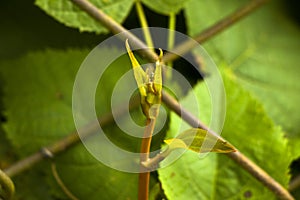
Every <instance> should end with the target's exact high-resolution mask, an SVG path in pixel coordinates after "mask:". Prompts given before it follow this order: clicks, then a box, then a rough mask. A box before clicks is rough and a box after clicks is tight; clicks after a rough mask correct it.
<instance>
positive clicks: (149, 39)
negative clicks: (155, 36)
mask: <svg viewBox="0 0 300 200" xmlns="http://www.w3.org/2000/svg"><path fill="white" fill-rule="evenodd" d="M135 6H136V11H137V13H138V16H139V20H140V23H141V27H142V29H143V32H144V37H145V40H146V44H147V46H148V48H150V49H152V50H153V47H154V45H153V41H152V37H151V34H150V31H149V26H148V22H147V19H146V15H145V12H144V9H143V6H142V3H141V1H140V0H136V2H135Z"/></svg>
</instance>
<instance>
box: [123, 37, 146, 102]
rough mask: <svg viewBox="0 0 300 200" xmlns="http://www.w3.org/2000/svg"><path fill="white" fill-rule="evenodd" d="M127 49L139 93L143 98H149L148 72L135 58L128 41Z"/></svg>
mask: <svg viewBox="0 0 300 200" xmlns="http://www.w3.org/2000/svg"><path fill="white" fill-rule="evenodd" d="M125 45H126V49H127V53H128V55H129V58H130V61H131V64H132V68H133V73H134V78H135V80H136V83H137V85H138V88H139V91H140V94H141V96H144V97H145V96H147V92H146V88H145V87H146V81H147V74H146V72H144V70H143V69H142V67H141V65H140V63H139V62H138V61H137V59H136V58H135V57H134V55H133V53H132V51H131V49H130V46H129V43H128V40H126V43H125Z"/></svg>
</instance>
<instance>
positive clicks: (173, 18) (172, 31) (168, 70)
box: [164, 12, 176, 80]
mask: <svg viewBox="0 0 300 200" xmlns="http://www.w3.org/2000/svg"><path fill="white" fill-rule="evenodd" d="M175 29H176V13H174V12H172V13H170V15H169V35H168V50H171V49H173V48H174V43H175ZM167 65H168V66H169V67H165V68H164V69H165V70H164V75H165V79H166V80H170V79H171V78H172V70H171V68H170V67H173V62H172V61H170V62H168V63H167Z"/></svg>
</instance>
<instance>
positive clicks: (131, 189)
mask: <svg viewBox="0 0 300 200" xmlns="http://www.w3.org/2000/svg"><path fill="white" fill-rule="evenodd" d="M87 53H88V51H86V50H84V51H82V50H68V51H66V52H64V51H54V50H47V51H45V52H39V53H30V54H28V55H26V56H24V57H22V58H20V59H16V60H14V61H9V62H4V63H2V64H1V67H0V73H1V77H2V78H3V82H4V100H3V101H4V105H5V115H6V117H7V122H6V123H5V124H4V129H5V131H6V134H7V138H8V139H9V140H10V141H11V143H12V145H13V148H14V151H15V152H16V153H17V154H18V155H19V156H20V157H24V156H26V155H29V154H30V153H33V152H35V151H38V150H39V149H40V148H41V147H43V146H45V145H49V144H50V143H52V142H54V141H56V140H58V139H60V138H62V137H63V136H65V135H67V134H69V133H70V132H72V131H74V130H75V126H74V122H73V116H72V89H73V83H74V79H75V75H76V72H77V70H78V68H79V66H80V64H81V62H82V61H83V59H84V57H85V56H86V55H87ZM99 53H101V54H100V55H101V56H103V57H104V58H108V57H110V56H112V55H114V53H116V50H114V49H99ZM95 61H96V62H97V63H98V61H99V60H95ZM126 62H127V65H126V64H124V63H126ZM120 63H122V65H120ZM100 67H101V66H100ZM130 68H131V66H130V63H129V60H128V58H127V56H126V57H125V56H124V57H122V58H121V59H120V60H119V61H116V62H115V63H113V64H112V65H111V66H110V67H109V68H108V69H107V71H106V72H105V73H107V75H106V76H105V77H103V78H104V79H103V80H102V79H101V80H102V81H100V82H99V84H101V83H102V84H101V88H99V90H100V91H101V93H100V96H99V97H98V98H96V102H97V103H96V104H97V105H96V109H97V111H98V113H104V112H107V111H108V110H109V107H108V105H110V94H111V91H112V89H113V88H114V83H115V82H116V81H117V80H118V79H119V78H120V76H122V75H123V74H124V72H126V71H127V70H128V69H130ZM90 78H92V77H90ZM103 82H104V83H105V84H104V85H103ZM86 84H87V85H89V79H87V81H86ZM124 92H126V90H124ZM120 96H122V95H120ZM140 115H141V113H140V112H139V116H140ZM107 128H108V129H109V130H110V131H109V134H110V138H112V139H114V141H118V142H119V143H118V144H117V145H119V146H121V145H122V146H126V147H127V149H130V150H132V151H133V150H136V149H139V142H137V141H136V140H132V139H130V137H129V136H128V137H125V136H122V135H126V134H125V133H123V132H122V131H121V130H120V129H117V127H116V126H110V127H107ZM95 142H96V143H95V144H98V145H101V141H99V142H98V141H95ZM124 143H126V144H125V145H124ZM54 162H55V164H56V166H57V172H58V174H59V175H60V177H61V179H62V181H63V182H64V184H65V185H66V187H67V188H68V189H69V190H70V191H71V192H72V193H73V194H74V195H75V196H77V197H78V198H80V199H86V198H88V199H91V200H92V199H99V198H101V199H135V198H136V196H137V189H136V187H137V176H136V174H129V173H123V172H118V171H116V170H114V169H111V168H109V167H107V166H105V165H103V164H102V163H100V162H99V161H98V160H96V159H95V158H94V157H93V156H92V155H91V154H90V153H89V152H88V151H87V150H86V148H85V147H84V146H83V145H81V144H78V145H76V147H73V148H72V149H70V150H68V151H67V152H65V153H63V154H60V155H59V156H57V157H56V158H55V159H54ZM39 171H40V173H41V174H44V176H46V179H47V180H50V178H49V174H50V176H52V175H51V173H50V166H49V167H45V166H44V165H43V167H42V168H40V169H39ZM24 176H25V175H24ZM32 179H34V180H32V181H26V183H28V185H26V186H24V185H22V184H20V183H21V182H19V184H17V190H18V191H19V192H20V193H22V194H26V199H38V196H39V195H37V194H35V190H33V189H32V188H35V187H36V186H35V185H34V184H37V183H38V184H39V185H41V186H43V185H45V184H46V183H48V181H45V180H44V179H43V175H37V176H32ZM20 180H22V178H21V179H20ZM25 180H28V178H25ZM50 182H51V181H50ZM30 183H31V184H32V185H30ZM125 183H126V184H125ZM50 187H52V184H50ZM44 189H45V187H39V191H42V190H44ZM52 189H53V191H52V194H54V195H55V196H60V194H61V192H59V191H60V188H59V187H57V189H56V190H55V187H52ZM116 191H118V192H116ZM27 195H28V196H27ZM36 195H37V197H36ZM24 198H25V197H24ZM45 199H46V197H45Z"/></svg>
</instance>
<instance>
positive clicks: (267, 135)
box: [158, 71, 291, 200]
mask: <svg viewBox="0 0 300 200" xmlns="http://www.w3.org/2000/svg"><path fill="white" fill-rule="evenodd" d="M223 74H224V75H223V80H224V84H225V89H226V96H227V98H226V105H227V106H226V120H225V124H224V128H223V131H222V134H221V136H222V137H224V138H225V139H226V140H228V141H230V143H231V144H232V145H234V146H235V147H236V148H237V149H239V150H240V151H241V152H242V153H244V154H245V155H246V156H247V157H249V158H250V159H251V160H252V161H254V162H255V163H256V164H257V165H259V166H260V167H262V169H264V170H265V171H267V172H268V173H269V174H270V175H271V176H272V177H273V178H274V179H275V180H276V181H278V182H279V183H281V184H283V185H284V186H287V184H288V180H289V176H288V168H289V165H290V162H291V156H290V154H289V153H288V148H287V140H286V139H285V138H284V137H283V133H282V131H281V130H280V129H279V128H278V127H276V126H274V124H273V123H272V121H271V120H270V119H269V118H268V117H267V115H266V113H265V111H264V109H263V107H262V105H261V104H260V103H259V102H258V101H257V100H256V99H254V98H253V97H252V96H251V95H250V94H249V93H248V92H247V91H245V90H244V89H243V88H242V87H241V86H240V85H239V84H238V83H236V82H235V80H234V79H232V75H231V73H230V72H228V71H226V72H224V73H223ZM193 95H196V96H197V98H198V106H199V109H200V111H201V113H200V114H201V116H199V118H200V119H201V120H202V121H203V122H204V123H205V124H210V122H211V120H217V119H211V111H212V110H211V109H212V105H211V103H212V102H211V99H210V93H209V91H207V88H206V85H205V84H204V83H200V84H198V85H197V86H196V87H195V88H194V90H193V91H192V92H190V94H189V95H188V96H187V97H186V98H184V99H183V100H182V101H181V102H180V103H181V105H182V106H183V107H184V108H186V109H187V110H189V111H190V112H192V113H194V114H196V113H195V105H192V104H191V103H190V102H191V100H192V99H193ZM181 123H182V121H181V119H180V118H179V117H178V116H177V115H175V114H172V115H171V124H170V130H169V131H168V133H167V137H168V138H172V137H176V135H175V133H176V131H177V130H178V125H179V124H181ZM181 126H182V127H183V128H184V129H185V128H186V129H187V128H188V127H189V125H187V124H186V123H183V124H181ZM200 155H201V154H200ZM274 155H276V156H274ZM278 160H280V162H278ZM274 163H276V167H275V166H274ZM158 172H159V178H160V180H161V182H162V188H163V189H164V191H165V194H166V196H167V197H168V198H169V199H174V200H176V199H178V200H181V199H184V198H186V197H189V199H191V200H193V199H203V200H211V199H245V198H246V197H245V196H251V198H253V199H276V197H275V196H274V194H272V193H271V192H270V191H269V190H268V189H267V188H265V187H264V186H263V185H262V184H261V183H259V182H258V181H257V180H256V179H254V178H253V177H252V176H251V175H249V174H248V173H247V172H246V171H245V170H243V169H242V168H241V167H240V166H239V165H238V164H236V163H235V162H234V161H232V160H231V159H230V158H229V157H227V156H225V154H216V153H209V154H207V155H205V156H204V157H202V158H201V157H200V158H199V154H198V153H195V152H193V151H187V152H185V153H184V154H183V155H182V157H180V158H179V159H178V160H177V161H176V162H174V163H173V164H171V165H170V166H168V167H166V168H163V169H159V170H158ZM229 186H230V187H229Z"/></svg>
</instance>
